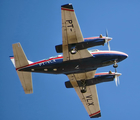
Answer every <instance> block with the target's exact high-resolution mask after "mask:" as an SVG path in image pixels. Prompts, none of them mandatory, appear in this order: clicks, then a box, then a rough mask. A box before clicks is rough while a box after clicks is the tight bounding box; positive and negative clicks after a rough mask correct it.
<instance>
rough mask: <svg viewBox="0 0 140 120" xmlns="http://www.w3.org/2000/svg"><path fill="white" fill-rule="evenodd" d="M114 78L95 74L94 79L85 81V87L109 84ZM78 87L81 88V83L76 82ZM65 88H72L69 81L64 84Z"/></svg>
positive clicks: (109, 75) (113, 75)
mask: <svg viewBox="0 0 140 120" xmlns="http://www.w3.org/2000/svg"><path fill="white" fill-rule="evenodd" d="M114 78H115V74H109V73H108V74H97V75H95V77H94V78H92V79H88V80H86V86H91V85H95V84H98V83H102V82H110V81H113V80H114ZM77 83H78V86H79V87H82V84H81V81H78V82H77ZM65 86H66V88H73V86H72V84H71V83H70V81H66V82H65Z"/></svg>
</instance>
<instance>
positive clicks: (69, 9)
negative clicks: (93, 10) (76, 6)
mask: <svg viewBox="0 0 140 120" xmlns="http://www.w3.org/2000/svg"><path fill="white" fill-rule="evenodd" d="M61 10H66V11H74V10H73V9H68V8H61Z"/></svg>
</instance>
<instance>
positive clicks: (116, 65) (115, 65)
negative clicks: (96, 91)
mask: <svg viewBox="0 0 140 120" xmlns="http://www.w3.org/2000/svg"><path fill="white" fill-rule="evenodd" d="M113 67H114V68H115V72H117V70H116V68H117V67H118V64H117V61H116V60H115V61H114V65H113Z"/></svg>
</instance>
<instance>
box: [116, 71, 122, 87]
mask: <svg viewBox="0 0 140 120" xmlns="http://www.w3.org/2000/svg"><path fill="white" fill-rule="evenodd" d="M120 75H121V73H116V72H115V83H116V86H118V85H119V84H120V80H119V76H120Z"/></svg>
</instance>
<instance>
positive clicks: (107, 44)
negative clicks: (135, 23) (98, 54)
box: [107, 41, 110, 51]
mask: <svg viewBox="0 0 140 120" xmlns="http://www.w3.org/2000/svg"><path fill="white" fill-rule="evenodd" d="M107 45H108V50H109V51H110V45H109V41H108V42H107Z"/></svg>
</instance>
